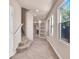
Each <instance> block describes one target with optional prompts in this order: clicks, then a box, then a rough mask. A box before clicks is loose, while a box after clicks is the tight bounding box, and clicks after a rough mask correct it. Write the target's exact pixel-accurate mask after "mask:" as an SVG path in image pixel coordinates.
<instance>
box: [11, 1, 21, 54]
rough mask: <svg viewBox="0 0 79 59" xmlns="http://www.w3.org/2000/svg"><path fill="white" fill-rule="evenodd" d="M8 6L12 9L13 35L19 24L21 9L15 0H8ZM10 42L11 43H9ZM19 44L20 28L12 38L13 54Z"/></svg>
mask: <svg viewBox="0 0 79 59" xmlns="http://www.w3.org/2000/svg"><path fill="white" fill-rule="evenodd" d="M10 5H11V6H12V7H13V26H12V27H13V33H14V32H15V31H16V29H17V28H18V26H19V25H20V24H21V7H20V5H19V4H18V3H17V1H16V0H10ZM10 42H11V41H10ZM19 42H21V28H20V29H19V30H18V32H17V33H16V34H15V35H14V36H13V53H15V52H16V48H17V46H18V44H19Z"/></svg>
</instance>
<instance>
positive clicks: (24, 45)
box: [16, 39, 32, 53]
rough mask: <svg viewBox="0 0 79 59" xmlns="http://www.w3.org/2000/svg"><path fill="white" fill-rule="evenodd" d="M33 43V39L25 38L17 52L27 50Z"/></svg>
mask: <svg viewBox="0 0 79 59" xmlns="http://www.w3.org/2000/svg"><path fill="white" fill-rule="evenodd" d="M31 44H32V41H31V40H28V39H25V40H23V41H22V42H20V43H19V45H18V48H17V49H16V51H17V53H20V52H22V51H25V50H26V49H27V48H28V47H30V46H31Z"/></svg>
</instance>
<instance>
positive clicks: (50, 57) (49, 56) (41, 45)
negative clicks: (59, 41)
mask: <svg viewBox="0 0 79 59" xmlns="http://www.w3.org/2000/svg"><path fill="white" fill-rule="evenodd" d="M11 59H59V58H58V57H57V56H56V54H55V53H54V51H53V50H52V47H51V46H50V44H49V43H48V42H47V41H46V40H45V39H35V41H33V43H32V45H31V46H30V47H29V48H27V49H26V50H25V51H24V52H21V53H18V54H16V55H14V56H13V57H12V58H11Z"/></svg>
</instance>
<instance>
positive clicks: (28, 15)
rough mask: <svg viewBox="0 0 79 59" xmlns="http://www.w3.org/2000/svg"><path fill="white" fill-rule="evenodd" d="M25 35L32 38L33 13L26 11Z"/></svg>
mask: <svg viewBox="0 0 79 59" xmlns="http://www.w3.org/2000/svg"><path fill="white" fill-rule="evenodd" d="M26 35H27V38H28V39H30V40H33V15H32V13H31V12H29V11H28V12H26Z"/></svg>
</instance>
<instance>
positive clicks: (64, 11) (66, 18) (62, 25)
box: [59, 0, 70, 43]
mask: <svg viewBox="0 0 79 59" xmlns="http://www.w3.org/2000/svg"><path fill="white" fill-rule="evenodd" d="M59 14H60V22H59V32H60V33H59V34H60V35H59V37H60V39H62V40H64V41H66V42H68V43H70V0H65V1H64V3H62V5H61V6H60V7H59Z"/></svg>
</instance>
